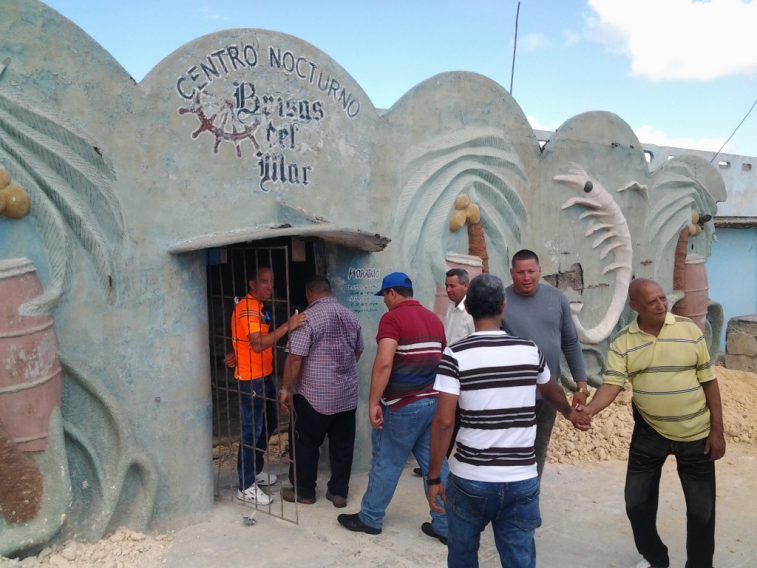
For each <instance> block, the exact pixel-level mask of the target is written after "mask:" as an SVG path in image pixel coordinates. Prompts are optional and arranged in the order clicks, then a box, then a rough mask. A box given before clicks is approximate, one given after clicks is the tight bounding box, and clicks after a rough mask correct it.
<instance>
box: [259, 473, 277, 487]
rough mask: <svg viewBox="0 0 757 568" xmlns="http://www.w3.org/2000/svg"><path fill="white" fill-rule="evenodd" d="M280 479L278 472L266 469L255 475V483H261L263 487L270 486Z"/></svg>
mask: <svg viewBox="0 0 757 568" xmlns="http://www.w3.org/2000/svg"><path fill="white" fill-rule="evenodd" d="M278 480H279V477H278V476H277V475H276V474H273V473H266V472H265V471H261V472H260V473H259V474H257V475H256V476H255V483H256V484H258V485H260V486H261V487H268V486H269V485H273V484H274V483H276V482H277V481H278Z"/></svg>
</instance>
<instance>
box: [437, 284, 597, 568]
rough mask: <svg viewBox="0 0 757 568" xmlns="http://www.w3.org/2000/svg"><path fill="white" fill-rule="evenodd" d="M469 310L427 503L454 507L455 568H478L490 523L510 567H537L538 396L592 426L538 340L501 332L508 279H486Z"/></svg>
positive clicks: (442, 400) (445, 373) (447, 382)
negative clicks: (469, 324)
mask: <svg viewBox="0 0 757 568" xmlns="http://www.w3.org/2000/svg"><path fill="white" fill-rule="evenodd" d="M465 307H466V309H467V310H468V313H470V315H471V316H473V320H474V323H475V327H476V332H475V333H473V334H472V335H470V336H469V337H468V338H466V339H464V340H462V341H459V342H457V343H455V344H454V345H451V346H448V347H447V348H446V349H445V351H444V355H443V356H442V361H441V363H440V365H439V369H438V371H437V377H436V382H435V384H434V389H435V390H436V391H438V392H439V405H438V407H437V411H436V414H435V416H434V421H433V424H432V426H431V460H430V465H429V476H428V479H427V483H428V485H429V504H430V506H431V507H432V509H436V508H437V507H438V505H437V503H436V497H437V496H441V497H442V498H443V499H446V502H447V515H448V519H449V537H448V538H449V540H448V559H447V566H448V567H450V568H452V567H458V566H459V567H467V568H468V567H472V566H478V547H479V539H480V534H481V532H482V531H483V530H484V528H485V527H486V525H487V524H489V523H490V522H491V523H492V527H493V529H494V539H495V542H496V544H497V550H498V551H499V553H500V560H501V562H502V566H508V567H533V566H535V565H536V548H535V544H534V530H535V529H536V527H538V526H539V525H540V524H541V517H540V515H539V478H538V475H537V470H536V453H535V450H534V441H535V437H536V414H535V405H536V390H537V388H538V389H539V392H540V393H541V395H542V397H543V398H544V400H545V401H546V402H547V403H549V404H551V405H552V406H554V407H555V408H556V409H557V410H558V411H560V412H561V413H562V414H563V415H564V416H565V417H566V418H568V419H569V420H571V421H573V422H574V424H579V423H582V422H583V423H584V424H583V425H582V427H585V426H587V425H588V424H585V422H586V421H587V419H586V418H581V417H580V415H579V413H577V412H576V411H574V410H573V409H572V408H571V405H570V403H569V402H568V400H567V398H566V396H565V392H564V391H563V390H562V388H560V387H559V386H558V384H557V382H555V381H551V380H550V379H551V374H550V369H549V367H548V366H547V364H546V362H545V360H544V356H543V355H542V354H541V352H540V351H539V348H538V347H536V344H535V343H534V342H533V341H530V340H527V339H520V338H517V337H513V336H510V335H508V334H507V333H505V332H504V331H500V324H501V322H502V316H503V314H504V309H505V296H504V287H503V285H502V281H501V280H500V279H499V278H497V277H496V276H492V275H489V274H483V275H481V276H479V277H477V278H475V279H473V281H472V282H471V284H470V287H469V288H468V295H467V297H466V300H465ZM458 404H459V406H460V430H459V432H458V434H457V438H456V440H455V447H454V450H453V453H452V455H451V457H450V459H449V469H450V474H449V477H448V479H447V486H446V488H445V487H443V486H442V485H441V484H440V483H439V473H440V471H441V466H442V461H443V459H444V456H445V454H446V451H447V448H449V443H450V438H451V436H452V430H453V426H454V421H455V407H456V406H457V405H458Z"/></svg>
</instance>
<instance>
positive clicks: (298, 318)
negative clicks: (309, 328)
mask: <svg viewBox="0 0 757 568" xmlns="http://www.w3.org/2000/svg"><path fill="white" fill-rule="evenodd" d="M306 319H308V317H307V315H305V312H302V313H300V312H299V311H298V310H294V314H292V317H290V318H289V319H288V320H287V331H289V332H290V333H291V332H292V331H294V330H295V329H297V328H298V327H300V326H301V325H302V324H303V323H305V320H306Z"/></svg>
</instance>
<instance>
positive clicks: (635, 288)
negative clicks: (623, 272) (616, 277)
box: [628, 278, 662, 300]
mask: <svg viewBox="0 0 757 568" xmlns="http://www.w3.org/2000/svg"><path fill="white" fill-rule="evenodd" d="M650 286H656V287H657V288H660V290H662V288H661V287H660V285H659V284H658V283H657V282H655V281H654V280H650V279H649V278H636V279H635V280H632V281H631V285H630V286H629V287H628V298H629V299H630V300H633V299H634V298H635V297H638V295H639V294H640V293H641V291H642V290H645V289H647V288H649V287H650Z"/></svg>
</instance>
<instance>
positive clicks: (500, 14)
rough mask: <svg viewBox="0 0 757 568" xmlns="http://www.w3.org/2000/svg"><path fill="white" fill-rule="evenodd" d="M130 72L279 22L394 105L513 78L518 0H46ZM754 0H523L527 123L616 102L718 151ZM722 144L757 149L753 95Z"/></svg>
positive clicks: (520, 51) (551, 124) (754, 87)
mask: <svg viewBox="0 0 757 568" xmlns="http://www.w3.org/2000/svg"><path fill="white" fill-rule="evenodd" d="M46 3H47V4H48V5H50V6H51V7H53V8H54V9H56V10H58V11H59V12H60V13H62V14H63V15H64V16H66V17H67V18H69V19H71V20H72V21H73V22H75V23H76V24H77V25H78V26H79V27H81V28H82V29H84V31H86V32H87V33H88V34H89V35H91V36H92V37H93V38H94V39H95V40H97V41H98V42H99V43H100V44H101V45H102V46H103V47H104V48H105V49H106V50H108V51H109V52H110V53H111V54H112V55H113V57H114V58H115V59H116V60H117V61H118V62H119V63H120V64H121V65H122V66H123V67H124V68H125V69H126V70H127V71H128V72H129V73H130V74H131V75H132V76H133V77H134V78H135V79H136V80H138V81H139V80H141V79H142V78H143V77H144V76H145V75H146V74H147V73H148V72H149V70H150V69H152V68H153V67H154V66H155V65H156V64H157V63H158V62H159V61H160V60H161V59H163V58H164V57H165V56H167V55H168V54H169V53H171V52H173V51H174V50H176V49H178V48H179V47H181V46H182V45H184V44H185V43H187V42H189V41H191V40H193V39H195V38H197V37H199V36H202V35H205V34H208V33H211V32H215V31H219V30H223V29H231V28H262V29H269V30H275V31H279V32H284V33H287V34H290V35H293V36H296V37H299V38H301V39H304V40H305V41H308V42H310V43H312V44H313V45H315V46H316V47H318V48H320V49H321V50H322V51H324V52H325V53H327V54H328V55H330V56H331V57H333V58H334V59H335V60H336V61H337V62H338V63H339V64H340V65H342V67H344V68H345V70H346V71H347V72H348V73H349V74H350V75H352V76H353V77H354V78H355V80H356V81H357V82H358V83H359V84H360V85H361V86H362V87H363V89H364V90H365V91H366V93H367V94H368V96H369V97H370V98H371V100H372V101H373V103H374V104H375V105H376V106H377V107H380V108H389V107H391V105H392V104H394V102H396V101H397V100H398V99H399V98H400V97H401V96H402V95H403V94H404V93H405V92H407V91H408V90H409V89H410V88H412V87H413V86H414V85H416V84H418V83H420V82H421V81H423V80H425V79H427V78H429V77H432V76H433V75H435V74H437V73H441V72H444V71H473V72H477V73H481V74H483V75H486V76H487V77H489V78H491V79H493V80H495V81H497V82H498V83H500V84H501V85H502V86H503V87H505V88H506V89H507V88H509V85H510V71H511V62H512V52H513V39H514V31H515V29H514V28H515V13H516V7H517V1H515V0H455V1H448V0H404V1H403V0H352V1H345V0H310V1H303V0H285V1H283V2H279V1H272V0H268V1H259V0H248V1H247V2H233V3H232V2H228V1H223V2H222V1H220V0H204V1H202V0H182V1H176V0H151V1H146V0H130V1H129V2H124V1H123V0H119V1H116V0H100V1H99V2H95V1H93V0H50V1H48V2H46ZM755 30H757V0H750V1H745V0H710V1H701V0H700V1H692V0H634V1H626V0H522V2H521V7H520V19H519V30H518V46H517V56H516V62H515V77H514V83H513V95H514V97H515V99H516V101H517V102H518V103H519V104H520V106H521V108H522V109H523V111H524V113H525V114H526V116H527V117H528V119H529V120H530V121H531V124H532V126H534V127H535V128H541V129H546V130H552V129H555V128H557V127H558V126H560V124H562V123H563V122H565V121H566V120H567V119H569V118H571V117H572V116H575V115H576V114H579V113H582V112H585V111H590V110H605V111H610V112H613V113H615V114H617V115H619V116H620V117H621V118H622V119H624V120H625V121H626V122H627V123H628V124H630V125H631V127H632V128H633V129H634V130H635V131H636V133H637V135H638V136H639V138H640V139H641V140H642V141H643V142H647V143H652V144H659V145H674V146H682V147H689V148H696V149H700V150H711V151H713V152H714V151H716V150H717V149H718V148H719V147H720V146H721V144H722V143H723V142H724V141H725V140H726V138H728V136H729V135H730V134H731V132H732V131H733V130H734V128H736V126H737V125H738V123H739V121H741V119H742V118H743V117H744V115H745V114H746V113H747V111H748V110H749V108H750V107H751V105H752V104H753V103H754V101H755V100H756V99H757V32H756V31H755ZM724 152H730V153H734V154H744V155H749V156H757V108H756V109H755V110H754V111H753V112H752V114H751V115H750V116H749V117H748V118H747V119H746V121H745V122H744V124H743V125H742V126H741V128H740V129H739V130H738V132H737V133H736V135H735V136H734V137H733V138H732V140H731V142H730V143H729V144H728V145H727V146H726V148H725V150H724Z"/></svg>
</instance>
